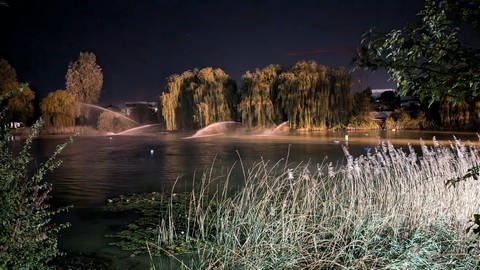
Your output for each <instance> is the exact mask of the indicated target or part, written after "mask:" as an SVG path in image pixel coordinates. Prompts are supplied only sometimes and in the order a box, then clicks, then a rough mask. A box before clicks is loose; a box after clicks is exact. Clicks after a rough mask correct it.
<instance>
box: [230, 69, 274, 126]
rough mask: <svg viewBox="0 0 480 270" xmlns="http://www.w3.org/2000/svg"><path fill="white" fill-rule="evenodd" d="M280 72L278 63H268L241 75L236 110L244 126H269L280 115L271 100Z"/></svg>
mask: <svg viewBox="0 0 480 270" xmlns="http://www.w3.org/2000/svg"><path fill="white" fill-rule="evenodd" d="M280 73H281V68H280V66H279V65H269V66H267V67H265V68H263V69H261V70H256V71H255V72H250V71H247V72H246V73H245V74H244V75H243V76H242V97H241V101H240V104H239V106H238V110H239V111H240V113H241V115H242V124H243V125H244V126H247V127H249V128H251V127H270V126H272V125H275V122H276V121H277V120H278V118H280V117H281V116H279V115H278V114H277V112H276V110H275V106H274V103H273V101H272V96H274V95H275V94H274V91H276V89H277V87H276V84H277V82H278V76H279V75H280Z"/></svg>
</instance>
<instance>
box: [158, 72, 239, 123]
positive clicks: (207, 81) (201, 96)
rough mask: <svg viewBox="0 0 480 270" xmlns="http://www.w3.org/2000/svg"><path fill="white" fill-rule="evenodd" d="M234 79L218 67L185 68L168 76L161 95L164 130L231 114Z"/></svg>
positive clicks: (225, 117)
mask: <svg viewBox="0 0 480 270" xmlns="http://www.w3.org/2000/svg"><path fill="white" fill-rule="evenodd" d="M235 96H236V86H235V83H234V82H233V81H232V80H231V79H230V78H229V76H228V75H227V74H226V73H225V72H224V71H223V70H221V69H219V68H217V69H213V68H211V67H206V68H202V69H200V70H198V69H194V70H193V71H190V70H189V71H185V72H184V73H182V74H181V75H178V74H174V75H171V76H169V77H168V78H167V84H166V87H165V91H164V92H163V93H162V95H161V96H160V104H161V107H162V109H161V111H162V116H163V119H164V121H165V127H166V129H167V130H176V129H183V128H201V127H205V126H207V125H209V124H211V123H215V122H218V121H227V120H231V119H232V118H233V116H234V111H233V108H234V105H235V104H236V102H235Z"/></svg>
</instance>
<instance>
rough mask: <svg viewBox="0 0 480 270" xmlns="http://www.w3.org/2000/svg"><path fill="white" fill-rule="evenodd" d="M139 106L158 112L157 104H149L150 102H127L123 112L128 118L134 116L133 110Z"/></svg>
mask: <svg viewBox="0 0 480 270" xmlns="http://www.w3.org/2000/svg"><path fill="white" fill-rule="evenodd" d="M138 105H146V106H147V107H148V108H150V109H151V110H152V111H154V112H155V113H156V112H157V111H158V107H157V103H156V102H148V101H131V102H125V105H124V107H123V109H122V112H123V113H124V114H126V115H128V116H130V115H131V114H132V110H133V109H134V108H135V107H136V106H138Z"/></svg>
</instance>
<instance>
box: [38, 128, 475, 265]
mask: <svg viewBox="0 0 480 270" xmlns="http://www.w3.org/2000/svg"><path fill="white" fill-rule="evenodd" d="M345 134H346V133H310V134H304V135H301V134H300V135H295V136H270V137H267V136H230V137H222V136H213V137H205V138H198V139H184V138H185V137H187V136H189V135H191V134H167V133H164V134H161V133H155V134H149V135H148V136H144V135H142V134H140V135H138V136H100V137H78V138H76V139H75V141H74V142H73V143H72V144H71V145H69V146H68V147H67V148H66V149H65V151H64V152H63V153H62V154H61V159H62V160H63V164H62V166H61V167H60V168H58V169H57V170H56V171H55V172H53V173H52V174H50V175H49V176H48V180H49V181H50V182H51V183H53V203H54V204H55V205H56V206H61V205H73V206H74V208H73V210H71V211H70V213H68V215H67V216H66V217H65V220H67V221H69V222H70V223H71V224H72V226H71V228H69V229H68V230H67V231H65V232H64V234H63V236H62V239H61V246H62V247H63V248H64V249H65V250H69V251H75V252H84V253H95V254H98V255H101V256H105V257H107V258H110V259H112V260H114V261H115V262H116V267H117V268H118V269H133V268H139V269H141V268H147V267H148V259H146V258H144V257H140V258H130V257H129V256H128V254H125V253H122V252H119V250H118V249H116V248H114V247H111V246H109V245H108V241H109V239H108V238H105V237H104V235H106V234H109V233H110V232H111V228H112V227H115V226H118V225H121V224H123V223H125V222H126V220H125V219H124V218H122V217H118V216H115V217H113V216H109V215H107V214H105V213H103V212H102V211H101V208H102V206H104V205H105V202H106V200H107V199H108V198H110V197H113V196H117V195H120V194H131V193H139V192H152V191H165V190H167V191H169V190H171V188H172V186H173V183H174V182H175V181H176V179H177V178H178V181H177V184H176V189H177V191H182V190H185V191H187V190H189V188H190V187H191V182H192V179H193V177H194V174H197V175H198V174H201V173H202V172H204V171H206V170H208V169H209V168H210V167H212V164H214V166H213V167H214V168H215V171H214V174H216V175H222V174H223V175H224V174H226V171H227V169H228V168H230V167H231V166H232V165H233V164H234V163H235V162H236V163H237V165H236V166H237V167H238V166H239V165H238V164H239V159H241V160H242V162H243V164H244V165H245V166H246V167H248V165H249V164H252V163H253V162H255V161H258V160H260V159H263V160H270V161H273V162H276V161H278V160H280V159H282V158H283V159H285V158H287V157H288V161H289V164H291V166H295V164H298V163H299V162H307V161H309V162H311V163H313V164H315V163H321V162H332V163H333V164H334V165H335V164H341V163H343V162H344V160H345V158H344V154H343V150H342V145H346V146H347V147H348V149H349V151H350V152H351V153H352V154H353V155H359V154H362V153H365V149H367V148H368V147H375V146H376V145H377V144H378V142H379V140H380V139H388V140H390V141H392V142H393V143H394V144H397V145H398V146H399V147H405V144H407V143H412V144H416V143H418V139H419V138H423V139H425V140H428V141H429V140H431V138H432V137H433V136H436V137H437V138H438V139H446V140H450V139H452V138H453V137H452V133H429V132H368V133H366V132H360V133H349V140H348V145H347V142H346V141H345V137H344V135H345ZM457 136H458V137H460V138H463V139H464V140H473V141H478V139H476V135H475V134H472V133H462V134H457ZM64 140H65V138H40V139H37V140H35V141H34V147H33V151H34V153H35V154H36V156H37V157H38V159H39V160H44V159H45V158H46V157H48V156H49V155H50V154H51V153H52V152H53V150H54V148H55V146H56V145H57V144H59V143H62V142H63V141H64ZM233 178H234V181H235V179H240V178H241V177H240V176H239V175H234V176H233ZM161 264H162V265H160V266H157V269H176V267H178V266H177V265H176V264H175V263H174V261H172V260H168V259H165V260H164V261H163V262H161Z"/></svg>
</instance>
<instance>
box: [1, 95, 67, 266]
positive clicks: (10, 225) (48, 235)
mask: <svg viewBox="0 0 480 270" xmlns="http://www.w3.org/2000/svg"><path fill="white" fill-rule="evenodd" d="M2 101H3V96H1V97H0V103H1V102H2ZM4 117H5V109H4V108H2V111H1V112H0V136H1V139H0V205H1V208H0V220H1V222H0V269H47V268H49V267H50V266H51V265H50V263H51V262H52V260H53V259H54V258H55V257H57V256H59V255H60V254H61V253H60V251H59V248H58V236H59V232H60V231H61V230H62V229H64V228H65V227H67V226H68V224H55V223H54V222H53V221H52V217H53V216H55V215H56V214H58V213H59V212H61V211H65V210H66V208H62V209H52V208H51V207H50V204H49V199H50V196H51V190H52V186H51V184H50V183H48V182H46V181H45V177H46V175H47V173H49V172H50V171H52V170H53V169H55V168H57V167H58V166H59V165H60V163H61V162H60V161H59V160H58V159H57V157H58V155H59V153H60V152H61V151H62V150H63V148H64V147H65V146H66V145H67V144H68V142H66V143H64V144H61V145H59V146H57V148H56V150H55V152H54V153H53V154H52V155H51V157H50V158H49V159H48V160H47V161H46V162H44V163H43V164H40V165H37V164H36V161H35V159H34V158H33V157H32V156H31V155H30V148H31V146H32V140H33V138H34V137H35V136H37V135H38V133H39V130H40V127H41V124H42V122H41V121H37V122H36V123H35V124H34V125H33V126H32V129H31V133H30V134H29V136H28V137H27V139H26V141H25V143H24V145H23V147H22V148H21V149H20V150H19V151H13V150H12V149H11V146H10V144H9V143H8V141H9V139H8V138H9V136H10V133H9V130H8V125H6V123H7V122H6V120H5V118H4Z"/></svg>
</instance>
